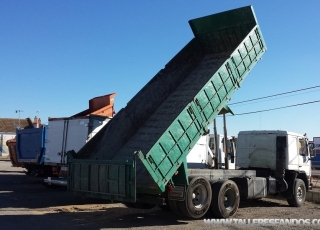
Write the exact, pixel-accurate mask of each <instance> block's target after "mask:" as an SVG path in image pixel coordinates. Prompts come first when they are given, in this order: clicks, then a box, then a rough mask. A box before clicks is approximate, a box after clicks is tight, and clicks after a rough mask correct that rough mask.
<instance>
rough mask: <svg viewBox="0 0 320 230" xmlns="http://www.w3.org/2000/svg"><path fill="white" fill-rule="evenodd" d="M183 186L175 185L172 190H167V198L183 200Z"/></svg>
mask: <svg viewBox="0 0 320 230" xmlns="http://www.w3.org/2000/svg"><path fill="white" fill-rule="evenodd" d="M184 194H185V192H184V186H175V187H174V188H173V190H171V191H169V193H168V198H169V200H179V201H184Z"/></svg>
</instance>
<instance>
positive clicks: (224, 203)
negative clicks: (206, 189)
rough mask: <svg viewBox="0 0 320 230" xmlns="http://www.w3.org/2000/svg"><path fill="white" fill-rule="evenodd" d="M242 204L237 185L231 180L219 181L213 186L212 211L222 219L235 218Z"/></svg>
mask: <svg viewBox="0 0 320 230" xmlns="http://www.w3.org/2000/svg"><path fill="white" fill-rule="evenodd" d="M239 203H240V194H239V190H238V187H237V185H236V183H234V182H233V181H231V180H227V181H219V182H216V183H214V184H213V185H212V201H211V210H212V212H213V214H214V215H215V216H217V217H220V218H228V217H231V216H233V215H234V214H235V213H236V212H237V210H238V208H239Z"/></svg>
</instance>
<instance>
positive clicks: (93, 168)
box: [68, 154, 136, 202]
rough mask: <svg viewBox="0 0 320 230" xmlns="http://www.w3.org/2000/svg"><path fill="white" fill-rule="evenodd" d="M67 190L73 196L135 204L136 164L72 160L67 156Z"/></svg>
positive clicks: (131, 162)
mask: <svg viewBox="0 0 320 230" xmlns="http://www.w3.org/2000/svg"><path fill="white" fill-rule="evenodd" d="M68 164H69V167H68V173H69V175H72V176H71V177H68V190H69V191H73V193H74V194H77V195H81V196H87V197H93V198H103V199H108V200H117V201H126V202H135V201H136V184H135V183H136V178H135V177H136V176H135V172H136V169H135V161H127V162H123V161H121V162H120V161H115V160H114V161H98V162H97V161H94V160H87V159H86V160H84V159H73V158H72V156H71V154H68Z"/></svg>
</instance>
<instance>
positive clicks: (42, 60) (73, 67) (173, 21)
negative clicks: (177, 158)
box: [0, 0, 320, 138]
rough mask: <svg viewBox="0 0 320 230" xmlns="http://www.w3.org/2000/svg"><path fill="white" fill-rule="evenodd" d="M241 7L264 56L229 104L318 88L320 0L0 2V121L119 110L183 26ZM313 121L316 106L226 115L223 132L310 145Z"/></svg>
mask: <svg viewBox="0 0 320 230" xmlns="http://www.w3.org/2000/svg"><path fill="white" fill-rule="evenodd" d="M247 5H253V7H254V10H255V13H256V16H257V19H258V22H259V25H260V28H261V30H262V33H263V36H264V39H265V42H266V45H267V48H268V50H267V52H266V53H265V54H264V56H263V60H262V61H260V62H259V63H258V64H257V65H256V66H255V68H254V69H253V70H252V72H251V73H250V75H249V76H248V77H247V78H246V79H245V81H244V82H243V84H242V86H241V88H240V89H239V90H238V91H237V92H236V93H235V94H234V96H233V98H232V100H231V101H230V103H235V102H239V101H243V100H248V99H253V98H258V97H263V96H268V95H272V94H278V93H283V92H287V91H293V90H298V89H302V88H307V87H313V86H318V85H320V80H319V79H320V77H319V73H320V64H319V60H320V57H319V55H320V42H319V41H320V26H319V23H320V14H319V12H318V10H319V9H320V1H311V0H309V1H302V0H296V1H292V0H290V1H289V0H283V1H271V0H256V1H245V0H232V1H231V0H223V1H222V0H220V1H218V0H217V1H212V0H210V1H209V0H208V1H204V0H197V1H191V0H184V1H182V0H180V1H169V0H163V1H146V0H145V1H142V0H136V1H129V0H128V1H115V0H114V1H111V0H109V1H98V0H93V1H81V0H77V1H75V0H68V1H62V0H57V1H22V0H20V1H15V0H10V1H8V0H0V37H1V39H0V41H1V42H0V78H1V97H0V103H1V108H2V109H1V112H0V117H2V118H18V114H17V113H15V110H22V111H23V112H22V113H21V115H20V116H21V117H22V118H25V117H31V118H33V117H34V116H35V115H37V112H36V111H39V113H38V115H39V117H40V118H41V120H42V121H43V122H44V123H47V120H48V117H69V116H71V115H73V114H75V113H78V112H80V111H82V110H85V109H87V108H88V106H89V105H88V101H89V99H91V98H93V97H97V96H102V95H106V94H110V93H114V92H116V93H117V96H116V97H115V108H116V111H119V110H120V109H121V108H122V107H125V106H126V103H127V102H128V101H129V100H130V99H131V98H132V97H133V96H134V95H135V94H136V93H137V92H138V91H139V90H140V89H141V88H142V87H143V86H144V85H145V84H146V83H147V82H148V81H149V80H150V79H151V78H152V77H153V76H154V75H155V74H156V73H157V72H158V71H159V70H160V69H162V68H163V67H164V66H165V64H166V63H167V62H168V61H169V60H170V59H171V58H172V57H173V56H174V55H175V54H176V53H177V52H178V51H179V50H181V49H182V48H183V47H184V46H185V45H186V43H187V42H189V41H190V40H191V39H192V37H193V34H192V31H191V29H190V27H189V24H188V20H190V19H194V18H197V17H202V16H206V15H209V14H214V13H218V12H221V11H226V10H230V9H234V8H238V7H242V6H247ZM316 100H320V88H315V89H313V90H307V91H301V92H299V93H295V94H289V95H286V96H285V97H277V98H276V99H275V98H273V100H270V99H269V100H262V101H259V102H255V103H246V104H242V105H241V106H240V105H234V106H232V105H231V106H230V107H231V108H232V109H233V111H234V112H235V113H236V114H239V113H244V112H250V111H258V110H264V109H272V108H277V107H282V106H288V105H293V104H300V103H305V102H310V101H316ZM318 114H320V103H313V104H309V105H304V106H296V107H292V108H287V109H281V110H273V111H270V112H261V113H255V114H250V115H243V116H228V117H227V126H228V134H230V135H237V133H238V132H239V131H241V130H260V129H263V130H265V129H282V130H289V131H294V132H298V133H307V134H308V136H309V138H312V137H314V136H320V122H319V118H318V117H319V115H318ZM217 123H218V126H219V129H218V130H219V132H222V119H221V118H217Z"/></svg>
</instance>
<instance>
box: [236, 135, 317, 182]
mask: <svg viewBox="0 0 320 230" xmlns="http://www.w3.org/2000/svg"><path fill="white" fill-rule="evenodd" d="M312 152H313V151H312V148H311V147H310V146H309V144H308V138H307V137H306V136H305V135H301V134H297V133H293V132H288V131H279V130H275V131H241V132H239V135H238V145H237V156H236V166H237V167H239V168H242V169H268V170H270V171H272V172H274V174H275V175H274V176H275V177H276V178H277V179H279V180H280V181H281V180H282V179H284V178H286V179H287V178H288V177H290V176H289V174H290V175H291V174H296V177H297V178H300V179H302V180H303V181H304V182H305V184H306V188H309V187H310V185H311V183H310V177H311V156H312Z"/></svg>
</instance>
